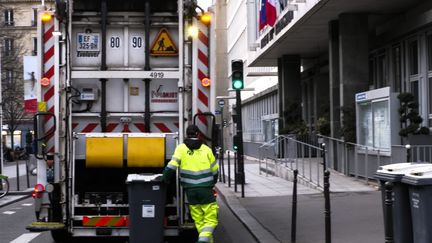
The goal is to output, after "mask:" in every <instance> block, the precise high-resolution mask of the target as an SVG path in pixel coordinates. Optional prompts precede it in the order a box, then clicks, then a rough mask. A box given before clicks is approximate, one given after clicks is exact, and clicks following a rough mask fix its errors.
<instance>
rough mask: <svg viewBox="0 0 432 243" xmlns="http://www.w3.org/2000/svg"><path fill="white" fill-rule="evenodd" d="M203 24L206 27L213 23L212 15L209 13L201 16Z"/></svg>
mask: <svg viewBox="0 0 432 243" xmlns="http://www.w3.org/2000/svg"><path fill="white" fill-rule="evenodd" d="M200 20H201V22H203V24H205V25H209V24H210V22H211V15H210V13H208V12H205V13H203V15H201V17H200Z"/></svg>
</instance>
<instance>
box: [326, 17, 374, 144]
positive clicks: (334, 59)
mask: <svg viewBox="0 0 432 243" xmlns="http://www.w3.org/2000/svg"><path fill="white" fill-rule="evenodd" d="M329 25H330V26H329V27H330V28H329V29H330V44H329V45H330V49H329V52H330V53H329V56H330V97H331V98H330V102H331V103H330V105H331V125H332V136H336V137H337V136H338V135H339V131H340V129H339V128H340V127H342V128H343V127H344V128H345V129H348V130H354V131H355V119H354V117H353V116H355V97H354V96H355V94H356V93H359V92H363V91H366V90H368V81H369V66H368V56H369V43H368V16H367V15H366V14H341V15H340V16H339V21H338V22H336V21H332V22H330V24H329ZM336 47H338V48H336ZM337 96H339V97H337ZM337 99H339V104H338V100H337ZM345 111H347V112H345ZM344 121H345V123H344ZM350 121H351V122H350ZM345 136H346V134H345ZM345 139H348V140H350V138H348V137H345ZM353 142H355V141H353Z"/></svg>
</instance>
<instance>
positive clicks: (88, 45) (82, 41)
mask: <svg viewBox="0 0 432 243" xmlns="http://www.w3.org/2000/svg"><path fill="white" fill-rule="evenodd" d="M99 40H100V36H99V33H77V51H99Z"/></svg>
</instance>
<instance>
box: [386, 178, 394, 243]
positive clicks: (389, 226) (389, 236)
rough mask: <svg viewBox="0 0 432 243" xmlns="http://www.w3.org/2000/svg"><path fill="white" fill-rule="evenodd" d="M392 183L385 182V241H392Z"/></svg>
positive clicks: (392, 242) (388, 242)
mask: <svg viewBox="0 0 432 243" xmlns="http://www.w3.org/2000/svg"><path fill="white" fill-rule="evenodd" d="M392 194H393V184H392V183H391V182H389V181H387V182H386V183H385V203H384V204H385V222H384V230H385V243H394V239H393V195H392Z"/></svg>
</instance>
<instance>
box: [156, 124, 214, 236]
mask: <svg viewBox="0 0 432 243" xmlns="http://www.w3.org/2000/svg"><path fill="white" fill-rule="evenodd" d="M198 135H199V129H198V127H197V126H195V125H190V126H188V127H187V129H186V136H187V138H186V139H185V140H184V143H182V144H180V145H178V146H177V148H176V149H175V151H174V154H173V156H172V159H171V161H170V162H169V163H168V165H167V166H166V167H165V169H164V172H163V176H162V180H163V181H164V182H166V183H170V180H171V179H172V178H173V177H174V174H175V172H176V169H177V168H180V182H181V185H182V186H183V189H184V191H185V193H186V196H187V198H188V202H189V209H190V212H191V216H192V218H193V220H194V221H195V227H196V228H197V230H198V233H199V238H198V241H197V243H204V242H213V231H214V229H215V228H216V226H217V224H218V209H219V207H218V205H217V202H216V198H215V196H214V193H213V187H214V185H215V183H216V182H217V178H218V176H217V173H218V167H219V165H218V163H217V161H215V157H214V155H213V152H212V150H211V149H210V148H209V147H208V146H207V145H205V144H203V143H202V141H201V140H200V139H199V138H198Z"/></svg>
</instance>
